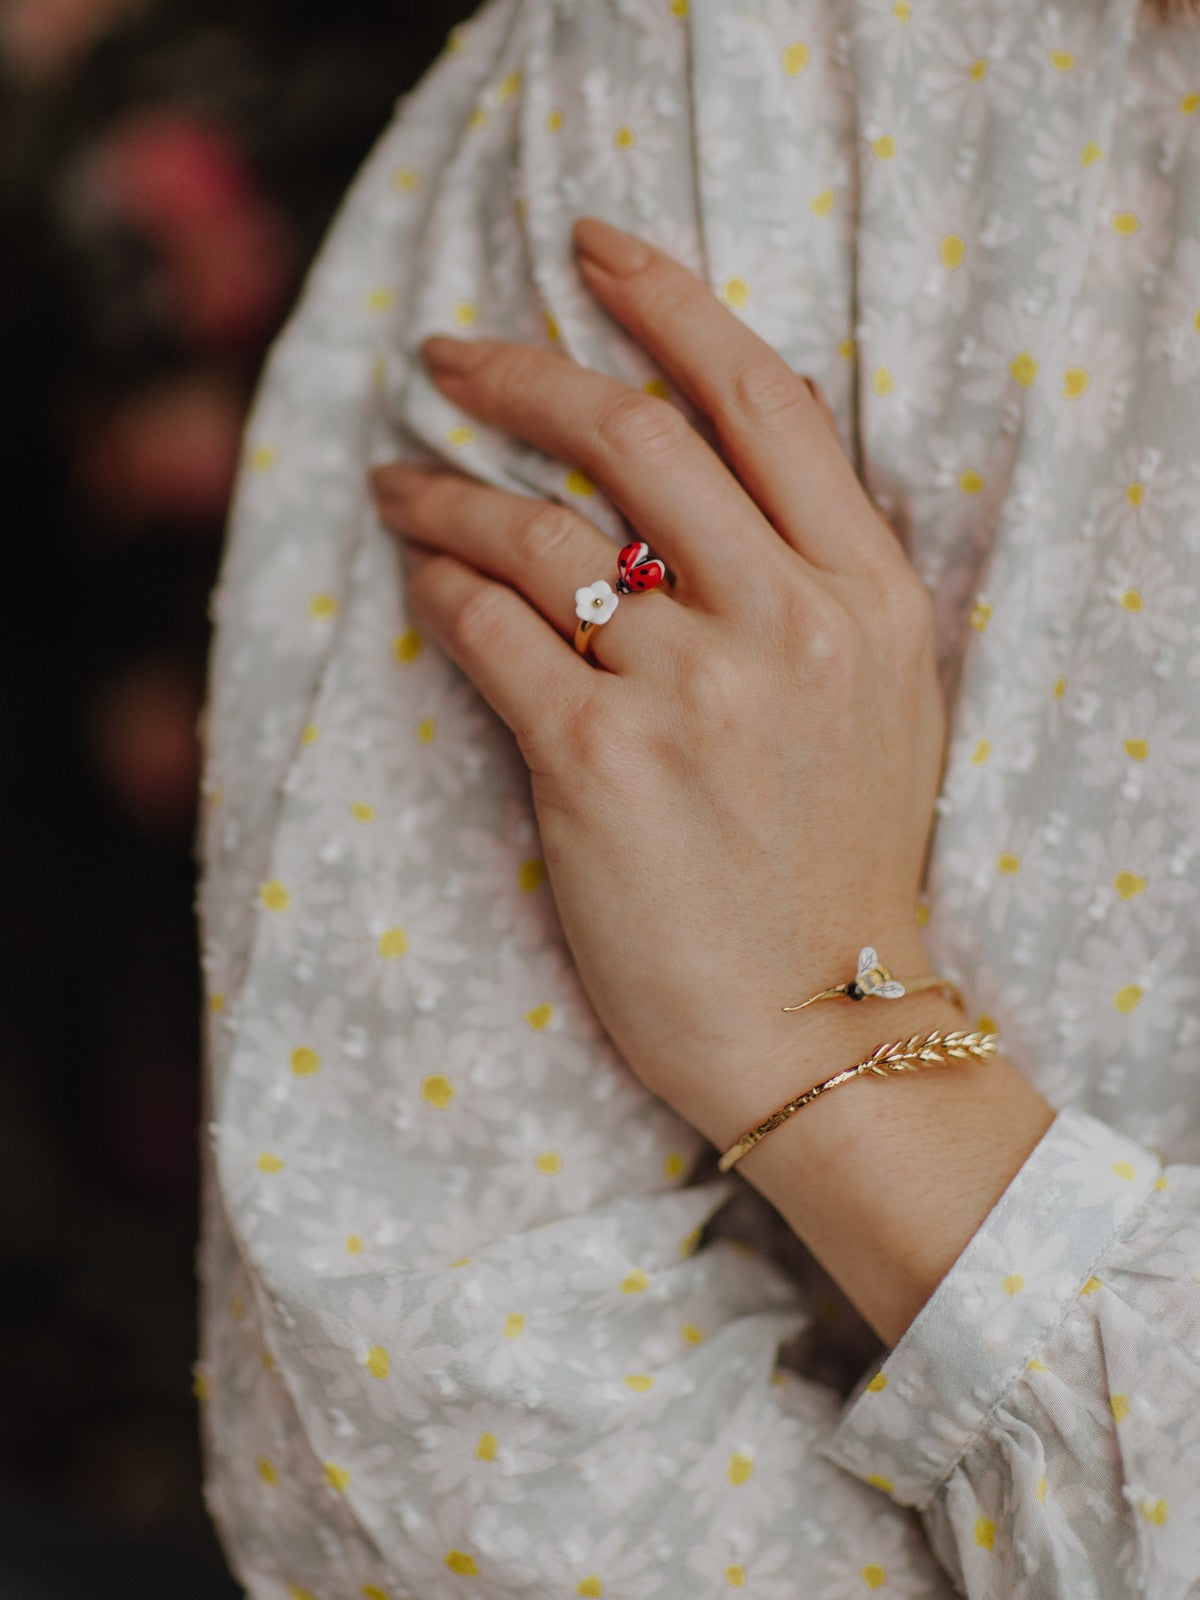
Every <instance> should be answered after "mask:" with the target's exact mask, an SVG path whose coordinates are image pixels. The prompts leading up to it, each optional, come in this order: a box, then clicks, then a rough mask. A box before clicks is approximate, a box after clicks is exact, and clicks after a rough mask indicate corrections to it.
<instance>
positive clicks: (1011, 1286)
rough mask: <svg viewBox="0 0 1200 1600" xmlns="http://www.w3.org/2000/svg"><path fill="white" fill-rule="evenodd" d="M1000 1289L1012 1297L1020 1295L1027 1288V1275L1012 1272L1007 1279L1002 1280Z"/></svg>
mask: <svg viewBox="0 0 1200 1600" xmlns="http://www.w3.org/2000/svg"><path fill="white" fill-rule="evenodd" d="M1000 1287H1001V1288H1002V1289H1003V1290H1004V1292H1005V1294H1006V1295H1008V1296H1010V1297H1011V1296H1012V1295H1014V1294H1020V1292H1021V1290H1022V1289H1023V1288H1024V1287H1025V1274H1024V1273H1022V1272H1010V1273H1009V1275H1008V1277H1007V1278H1004V1279H1002V1281H1001V1284H1000Z"/></svg>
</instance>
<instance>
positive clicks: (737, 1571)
mask: <svg viewBox="0 0 1200 1600" xmlns="http://www.w3.org/2000/svg"><path fill="white" fill-rule="evenodd" d="M724 1578H725V1582H726V1583H727V1584H728V1585H729V1587H730V1588H731V1589H744V1588H745V1587H746V1569H745V1567H738V1566H733V1567H726V1568H725V1572H724Z"/></svg>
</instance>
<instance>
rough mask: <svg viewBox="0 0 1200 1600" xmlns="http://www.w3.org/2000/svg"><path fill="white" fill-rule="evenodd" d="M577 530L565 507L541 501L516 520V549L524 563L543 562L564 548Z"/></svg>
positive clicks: (514, 544)
mask: <svg viewBox="0 0 1200 1600" xmlns="http://www.w3.org/2000/svg"><path fill="white" fill-rule="evenodd" d="M577 532H578V530H577V528H576V526H575V519H574V517H573V516H572V514H571V513H570V512H569V511H568V510H567V509H566V508H565V506H559V505H555V504H554V503H553V502H552V501H542V502H541V503H540V504H538V505H535V506H534V507H533V509H532V510H531V511H528V512H526V513H524V514H523V515H522V516H521V517H520V518H519V520H518V522H517V527H516V532H515V534H514V537H513V551H514V554H515V555H516V557H517V558H518V560H520V561H521V562H523V563H540V562H543V561H545V560H547V559H548V558H549V557H552V556H554V555H556V554H557V553H558V552H559V551H560V550H563V549H565V548H566V547H567V546H568V545H569V544H570V543H571V542H572V541H573V539H574V537H575V535H576V533H577Z"/></svg>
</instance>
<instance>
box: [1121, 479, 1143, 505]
mask: <svg viewBox="0 0 1200 1600" xmlns="http://www.w3.org/2000/svg"><path fill="white" fill-rule="evenodd" d="M1125 498H1126V500H1128V501H1129V504H1130V505H1131V506H1140V505H1141V503H1142V501H1143V500H1144V499H1145V498H1146V491H1145V489H1144V488H1143V487H1142V485H1141V484H1140V483H1131V484H1129V485H1128V486H1127V487H1126V490H1125Z"/></svg>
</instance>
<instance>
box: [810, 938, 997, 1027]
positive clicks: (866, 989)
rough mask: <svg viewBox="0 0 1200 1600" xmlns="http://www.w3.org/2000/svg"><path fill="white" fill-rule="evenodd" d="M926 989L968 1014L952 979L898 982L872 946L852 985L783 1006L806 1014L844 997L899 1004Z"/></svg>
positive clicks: (861, 954) (865, 950)
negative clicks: (810, 1008) (806, 1010)
mask: <svg viewBox="0 0 1200 1600" xmlns="http://www.w3.org/2000/svg"><path fill="white" fill-rule="evenodd" d="M926 989H941V990H942V991H943V993H944V994H946V995H947V997H948V998H949V999H951V1000H952V1001H953V1002H954V1004H955V1005H956V1006H957V1007H958V1008H959V1010H960V1011H965V1010H966V1005H965V1004H964V1002H963V997H962V990H961V989H960V988H959V987H958V985H957V984H956V983H951V981H950V979H949V978H941V977H937V978H897V977H896V976H895V974H894V973H893V972H892V969H891V968H890V967H885V966H884V964H883V962H882V961H880V959H879V957H878V955H876V953H875V951H874V949H873V948H872V947H871V945H869V944H868V945H864V946H863V948H862V949H861V950H860V951H859V952H858V972H857V975H856V976H855V977H854V978H853V979H852V980H851V981H850V982H849V983H835V984H834V985H833V987H832V988H830V989H822V990H821V992H820V993H819V994H812V995H809V997H808V999H807V1000H801V1002H800V1004H799V1005H796V1006H781V1007H780V1010H782V1011H803V1010H804V1008H805V1006H814V1005H816V1003H817V1001H818V1000H835V999H838V998H839V997H840V996H842V995H845V996H846V997H847V998H848V999H850V1000H865V999H866V997H867V996H868V995H872V996H874V998H876V999H878V1000H899V999H900V997H901V995H906V994H921V993H922V992H923V991H924V990H926Z"/></svg>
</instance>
